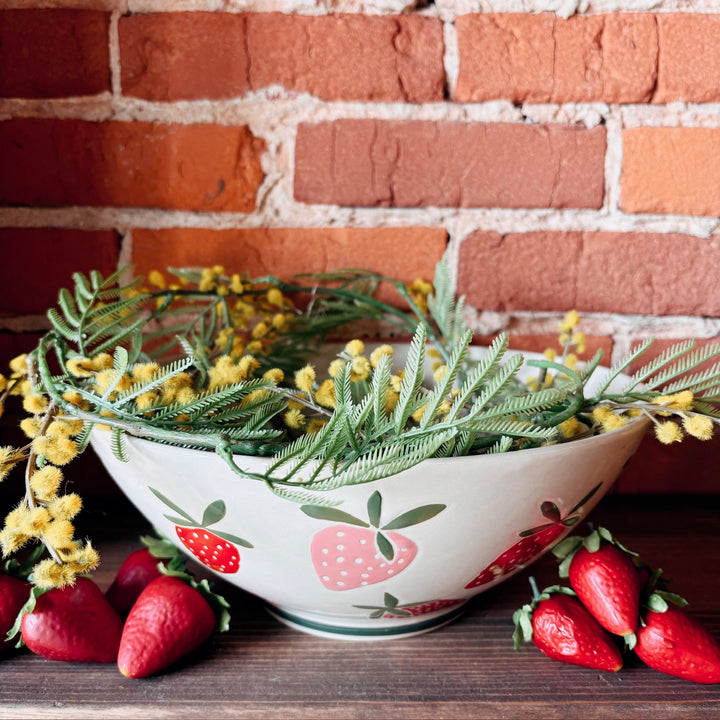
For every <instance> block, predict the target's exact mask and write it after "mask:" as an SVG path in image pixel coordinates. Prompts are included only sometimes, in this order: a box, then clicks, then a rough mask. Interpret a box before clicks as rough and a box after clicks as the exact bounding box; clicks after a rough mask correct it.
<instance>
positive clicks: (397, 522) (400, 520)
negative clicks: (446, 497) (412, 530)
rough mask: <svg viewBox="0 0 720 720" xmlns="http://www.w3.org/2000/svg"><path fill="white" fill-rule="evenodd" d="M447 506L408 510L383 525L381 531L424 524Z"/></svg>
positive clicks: (429, 506) (438, 505)
mask: <svg viewBox="0 0 720 720" xmlns="http://www.w3.org/2000/svg"><path fill="white" fill-rule="evenodd" d="M446 507H447V505H441V504H437V505H422V506H420V507H417V508H415V509H414V510H408V512H406V513H403V514H402V515H398V516H397V517H396V518H395V519H394V520H391V521H390V522H389V523H387V524H386V525H383V527H382V529H383V530H399V529H400V528H406V527H410V526H411V525H417V524H418V523H421V522H425V520H429V519H430V518H432V517H435V516H436V515H437V514H438V513H440V512H442V511H443V510H444V509H445V508H446Z"/></svg>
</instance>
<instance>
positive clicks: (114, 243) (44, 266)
mask: <svg viewBox="0 0 720 720" xmlns="http://www.w3.org/2000/svg"><path fill="white" fill-rule="evenodd" d="M118 249H119V237H118V235H117V233H115V232H113V231H111V230H108V231H104V230H70V229H65V228H0V256H2V257H3V258H4V260H3V262H2V263H0V287H2V293H0V312H5V313H11V314H14V315H22V314H25V313H34V314H41V313H44V312H45V311H46V310H47V309H48V308H49V307H53V306H54V305H55V304H56V302H57V294H58V290H60V289H61V288H63V287H66V288H72V287H73V281H72V274H73V273H74V272H77V271H79V272H85V273H86V272H89V271H90V270H98V271H99V272H101V273H103V274H104V275H109V274H110V273H113V272H115V270H117V262H118Z"/></svg>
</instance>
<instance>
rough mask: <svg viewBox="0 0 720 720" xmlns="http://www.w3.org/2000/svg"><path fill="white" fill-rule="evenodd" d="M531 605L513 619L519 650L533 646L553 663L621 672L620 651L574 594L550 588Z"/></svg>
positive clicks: (515, 638)
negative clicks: (559, 662)
mask: <svg viewBox="0 0 720 720" xmlns="http://www.w3.org/2000/svg"><path fill="white" fill-rule="evenodd" d="M533 590H534V591H535V592H534V598H533V601H532V603H531V604H529V605H525V606H523V607H522V608H521V609H520V610H517V611H516V612H515V614H514V615H513V621H514V622H515V634H514V640H515V648H516V649H518V648H519V647H520V646H521V645H522V642H523V641H525V642H530V641H532V642H533V644H534V645H535V646H536V647H537V648H538V649H539V650H540V651H541V652H542V653H544V654H545V655H547V656H548V657H549V658H552V659H553V660H560V661H561V662H566V663H570V664H572V665H581V666H583V667H589V668H593V669H595V670H607V671H609V672H617V671H618V670H620V668H621V667H622V664H623V661H622V655H621V654H620V649H619V648H618V646H617V645H616V644H615V642H614V641H613V638H612V636H611V635H610V634H609V633H608V632H607V631H606V630H604V629H603V628H602V627H601V626H600V624H599V623H598V622H597V621H596V620H595V618H594V617H593V616H592V615H591V614H590V613H589V612H588V611H587V609H586V608H585V607H584V606H583V604H582V603H581V602H580V601H579V600H578V599H577V597H575V594H574V593H573V592H572V590H569V589H568V588H563V587H557V586H555V587H550V588H546V589H545V590H543V592H542V593H537V589H536V588H535V587H533Z"/></svg>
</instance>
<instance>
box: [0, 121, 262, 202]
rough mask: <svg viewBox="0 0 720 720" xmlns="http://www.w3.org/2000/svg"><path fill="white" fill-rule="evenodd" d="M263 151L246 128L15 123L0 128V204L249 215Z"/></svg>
mask: <svg viewBox="0 0 720 720" xmlns="http://www.w3.org/2000/svg"><path fill="white" fill-rule="evenodd" d="M264 148H265V143H264V141H262V140H260V139H258V138H256V137H255V136H253V134H252V133H251V132H250V130H249V129H248V128H247V127H229V126H223V125H175V124H168V125H161V124H157V123H147V122H133V123H130V122H101V123H92V122H84V121H81V120H56V119H39V118H15V119H13V120H8V121H6V122H3V123H0V203H2V204H5V205H48V206H58V205H92V206H132V207H152V208H169V209H172V208H176V209H186V210H197V211H223V210H233V211H240V212H249V211H251V210H253V209H254V208H255V200H256V194H257V190H258V187H259V185H260V183H261V182H262V179H263V171H262V168H261V166H260V156H261V153H262V151H263V150H264Z"/></svg>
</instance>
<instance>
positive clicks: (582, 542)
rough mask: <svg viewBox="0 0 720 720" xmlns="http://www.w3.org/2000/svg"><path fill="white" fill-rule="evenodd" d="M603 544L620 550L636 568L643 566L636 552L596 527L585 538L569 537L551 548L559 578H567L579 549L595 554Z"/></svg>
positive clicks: (605, 530) (605, 529) (606, 530)
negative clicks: (556, 562)
mask: <svg viewBox="0 0 720 720" xmlns="http://www.w3.org/2000/svg"><path fill="white" fill-rule="evenodd" d="M603 542H605V543H609V544H610V545H614V546H615V547H616V548H618V549H619V550H622V552H624V553H625V554H626V555H628V556H629V557H630V559H631V560H632V562H633V564H634V565H635V566H636V567H638V568H640V567H643V566H645V564H644V563H643V561H642V560H640V557H639V555H638V554H637V553H636V552H633V551H632V550H629V549H628V548H626V547H625V546H624V545H622V544H621V543H620V542H619V541H618V540H617V539H616V538H614V537H613V535H612V533H611V532H610V531H609V530H608V529H607V528H604V527H598V528H597V529H595V530H592V531H591V532H590V534H589V535H586V536H585V537H580V536H579V535H571V536H570V537H568V538H565V540H562V541H561V542H559V543H558V544H557V545H556V546H555V547H554V548H553V551H552V552H553V555H555V557H556V558H557V559H558V560H559V561H560V566H559V567H558V574H559V575H560V577H561V578H566V577H568V572H569V569H570V563H572V560H573V558H574V557H575V554H576V553H577V552H578V550H580V548H585V549H586V550H587V551H588V552H591V553H595V552H597V551H598V550H599V549H600V547H601V545H602V544H603ZM645 567H647V566H645Z"/></svg>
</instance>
